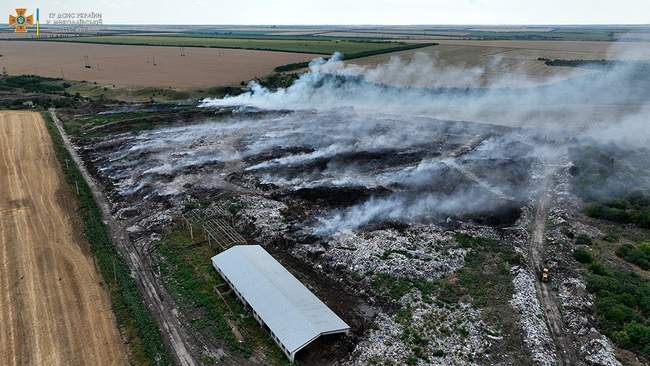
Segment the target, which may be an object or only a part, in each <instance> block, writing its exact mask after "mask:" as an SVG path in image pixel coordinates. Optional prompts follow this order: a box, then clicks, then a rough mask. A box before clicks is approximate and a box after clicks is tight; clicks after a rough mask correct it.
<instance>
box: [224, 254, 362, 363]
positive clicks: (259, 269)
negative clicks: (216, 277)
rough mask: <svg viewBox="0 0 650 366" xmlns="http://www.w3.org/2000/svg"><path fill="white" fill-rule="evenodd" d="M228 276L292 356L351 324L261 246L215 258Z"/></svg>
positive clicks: (345, 329)
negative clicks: (323, 336)
mask: <svg viewBox="0 0 650 366" xmlns="http://www.w3.org/2000/svg"><path fill="white" fill-rule="evenodd" d="M212 265H213V266H214V267H215V268H216V269H217V271H219V273H220V274H221V275H222V276H223V277H224V278H226V279H227V280H228V281H229V282H230V285H231V286H232V287H233V288H234V289H235V290H236V291H238V292H239V294H240V296H242V297H243V298H244V299H245V300H246V302H247V303H248V304H249V305H250V306H251V308H253V310H254V311H255V312H256V313H257V315H258V316H259V317H260V318H261V319H262V321H263V322H264V323H265V324H266V325H267V326H268V327H269V328H270V329H271V331H272V332H273V334H274V335H275V337H277V339H278V341H279V342H280V343H281V344H282V345H284V347H285V348H286V351H287V352H288V353H290V354H292V355H291V359H293V354H294V353H295V352H297V351H298V350H300V349H302V348H303V347H305V346H306V345H307V344H308V343H310V342H311V341H313V340H315V339H316V338H318V337H319V336H320V335H323V334H332V333H339V332H346V331H348V330H349V329H350V327H349V326H348V325H347V324H346V323H345V322H344V321H343V320H342V319H341V318H339V317H338V316H337V315H336V314H335V313H334V312H333V311H332V310H331V309H330V308H328V307H327V305H325V304H324V303H323V302H322V301H321V300H319V299H318V298H317V297H316V295H314V294H313V293H312V292H311V291H309V289H307V288H306V287H305V286H304V285H303V284H302V283H301V282H300V281H299V280H298V279H297V278H295V277H294V276H293V275H292V274H291V273H289V271H287V270H286V269H285V268H284V267H283V266H282V265H281V264H280V263H279V262H278V261H276V260H275V259H274V258H273V257H272V256H271V255H270V254H269V253H268V252H267V251H266V250H264V248H262V247H261V246H259V245H237V246H233V247H231V248H229V249H228V250H225V251H223V252H221V253H219V254H218V255H216V256H214V257H212Z"/></svg>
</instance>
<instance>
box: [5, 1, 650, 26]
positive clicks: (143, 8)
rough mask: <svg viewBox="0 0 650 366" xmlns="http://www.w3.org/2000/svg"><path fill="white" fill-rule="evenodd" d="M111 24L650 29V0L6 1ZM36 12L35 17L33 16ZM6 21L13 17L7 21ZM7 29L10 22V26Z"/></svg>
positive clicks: (10, 9)
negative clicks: (641, 26) (614, 26)
mask: <svg viewBox="0 0 650 366" xmlns="http://www.w3.org/2000/svg"><path fill="white" fill-rule="evenodd" d="M0 4H1V6H0V9H4V10H5V13H6V14H7V15H8V13H13V9H14V8H16V7H26V8H28V9H31V10H33V9H35V8H37V7H38V8H40V12H41V23H45V22H44V18H47V17H49V14H51V13H53V14H58V13H66V12H95V13H101V15H102V20H103V23H104V24H269V25H271V24H285V25H289V24H292V25H299V24H332V25H333V24H347V25H361V24H390V25H394V24H493V25H505V24H650V0H534V1H533V0H445V1H443V0H328V1H309V0H298V1H296V0H236V1H232V0H229V1H223V0H47V1H45V0H0ZM29 13H30V10H28V14H29ZM5 17H6V16H5ZM2 22H6V19H3V20H2Z"/></svg>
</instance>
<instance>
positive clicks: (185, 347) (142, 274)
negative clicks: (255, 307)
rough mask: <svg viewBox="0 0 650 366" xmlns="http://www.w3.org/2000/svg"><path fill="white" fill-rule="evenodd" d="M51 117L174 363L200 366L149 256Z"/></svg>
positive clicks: (174, 304) (59, 123)
mask: <svg viewBox="0 0 650 366" xmlns="http://www.w3.org/2000/svg"><path fill="white" fill-rule="evenodd" d="M50 115H51V116H52V119H53V120H54V122H55V124H56V127H57V129H58V130H59V133H60V134H61V136H62V138H63V141H64V143H65V146H66V148H67V150H68V152H69V153H70V155H71V156H72V158H73V160H74V162H75V163H76V164H77V166H78V168H79V171H80V172H81V174H82V175H83V177H84V179H85V180H86V182H87V183H88V186H89V187H90V189H91V191H92V193H93V197H94V198H95V201H96V203H97V205H98V206H99V208H100V209H101V211H102V217H103V219H104V221H105V222H106V224H107V226H108V228H109V233H110V236H111V240H112V241H113V243H114V244H115V245H116V246H117V247H118V249H119V250H120V252H121V254H122V255H123V256H124V258H125V260H126V262H127V264H128V266H129V268H130V269H131V272H132V275H133V277H134V278H135V280H136V282H137V284H138V287H139V289H140V293H141V294H142V295H143V297H144V301H145V303H146V304H147V305H148V307H149V309H150V310H152V312H153V314H154V316H155V317H156V320H157V321H158V324H159V326H160V331H161V333H162V334H163V339H164V340H165V342H166V343H167V345H168V347H169V349H170V350H171V353H172V356H173V357H174V360H175V363H177V364H179V365H183V366H195V365H198V364H199V363H198V362H197V361H196V360H195V358H194V356H193V354H192V353H191V351H190V350H192V347H191V345H193V344H196V343H197V342H196V341H195V340H194V339H193V338H192V337H191V334H192V333H191V332H190V331H189V330H188V329H186V324H185V323H184V322H183V321H182V319H180V318H179V317H178V315H177V314H178V312H177V306H176V303H175V301H174V298H173V297H172V296H171V295H170V294H169V293H168V292H167V290H166V289H165V287H164V284H163V282H162V279H161V278H160V277H159V276H157V275H156V274H155V272H154V271H153V270H152V269H151V268H153V263H151V260H150V258H149V257H148V256H147V254H146V253H141V252H140V251H139V250H138V249H137V248H136V247H135V246H134V245H133V244H132V243H131V241H130V240H129V238H128V235H127V233H126V230H125V228H124V227H123V225H122V224H121V223H120V222H119V221H118V220H115V219H114V218H113V216H112V215H111V206H110V204H109V203H108V200H107V199H106V196H105V195H104V192H103V191H102V190H101V188H100V186H99V185H98V183H97V182H96V181H95V179H94V178H93V177H92V176H91V175H90V173H89V172H88V170H87V169H86V167H85V165H84V164H83V161H82V160H81V158H80V157H79V155H78V154H77V152H76V150H75V149H74V146H73V145H72V143H71V142H70V139H69V138H68V136H67V135H66V133H65V131H64V130H63V126H62V125H61V121H60V120H59V119H58V117H57V116H56V113H55V111H54V110H50Z"/></svg>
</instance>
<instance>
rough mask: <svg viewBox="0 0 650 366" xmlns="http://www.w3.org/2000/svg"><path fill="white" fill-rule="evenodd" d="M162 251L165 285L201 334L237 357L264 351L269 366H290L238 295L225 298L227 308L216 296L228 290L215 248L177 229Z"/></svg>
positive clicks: (160, 246)
mask: <svg viewBox="0 0 650 366" xmlns="http://www.w3.org/2000/svg"><path fill="white" fill-rule="evenodd" d="M195 232H198V230H197V229H196V228H195ZM158 251H159V253H160V254H161V255H162V257H163V262H162V263H161V273H162V274H163V279H164V281H165V285H166V286H167V287H168V288H169V290H170V292H171V293H172V295H173V296H174V297H175V298H176V299H177V301H178V303H179V304H180V306H181V307H182V309H183V313H184V314H186V316H189V317H190V319H189V320H190V321H191V323H192V326H193V327H194V328H195V329H196V330H197V331H199V332H201V333H202V334H205V335H207V336H209V337H210V338H212V339H214V340H215V341H217V342H223V343H224V344H225V346H226V348H227V349H228V350H229V351H230V353H231V354H232V355H233V356H235V357H241V358H248V357H250V356H251V355H252V353H253V350H256V349H261V350H262V351H263V353H264V354H265V355H266V356H267V357H268V359H266V360H265V361H266V363H267V364H272V365H288V361H287V359H286V358H285V356H284V354H283V353H282V351H281V350H280V348H278V346H277V345H276V344H275V343H273V341H272V340H271V339H270V337H269V336H268V334H266V332H264V330H263V329H262V328H261V327H260V325H259V323H257V321H256V320H255V319H254V318H253V317H252V316H251V315H250V314H249V313H248V312H247V311H246V309H245V308H244V307H243V306H242V304H241V303H240V302H239V301H237V299H236V298H235V297H234V295H232V294H230V295H225V299H226V302H227V305H226V304H225V303H224V301H223V300H222V299H221V297H220V296H219V295H218V294H217V293H216V291H215V288H216V287H217V286H220V287H219V288H220V289H221V290H222V291H226V290H227V289H228V287H227V286H224V284H225V282H224V281H223V280H222V279H221V277H220V276H219V275H218V273H217V272H216V271H215V270H214V268H213V267H212V263H211V261H210V258H211V257H212V256H214V255H215V254H216V253H217V251H216V250H215V249H214V248H210V247H209V246H208V245H207V243H203V242H201V243H196V242H193V241H192V240H191V238H190V235H189V232H188V231H187V230H186V228H185V227H184V226H177V227H176V228H175V229H174V230H173V231H172V232H170V233H169V234H167V235H166V237H165V238H164V239H163V240H162V241H161V242H160V244H159V246H158ZM228 321H231V322H232V323H234V324H235V325H236V327H237V329H238V330H239V332H240V333H241V335H242V337H243V342H241V343H240V342H239V341H238V340H237V338H236V337H235V335H234V334H233V331H232V329H231V328H230V325H229V324H228Z"/></svg>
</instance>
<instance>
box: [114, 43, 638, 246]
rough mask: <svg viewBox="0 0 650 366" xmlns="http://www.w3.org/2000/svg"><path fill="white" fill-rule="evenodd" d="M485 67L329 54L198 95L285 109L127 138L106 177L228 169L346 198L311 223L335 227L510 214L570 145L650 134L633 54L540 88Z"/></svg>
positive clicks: (324, 231) (157, 178) (156, 184)
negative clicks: (277, 85) (232, 90)
mask: <svg viewBox="0 0 650 366" xmlns="http://www.w3.org/2000/svg"><path fill="white" fill-rule="evenodd" d="M491 67H498V65H488V66H487V67H484V68H481V67H472V68H469V69H467V68H463V67H449V66H446V65H444V64H442V63H440V62H437V61H436V60H433V59H430V58H427V56H417V57H414V58H413V59H412V60H410V61H402V60H400V59H397V58H395V59H392V60H391V61H389V62H388V63H387V64H385V65H380V66H377V67H374V68H369V69H364V68H361V67H358V66H349V65H345V64H344V63H343V62H341V61H340V59H339V57H338V56H337V55H335V56H334V57H332V58H331V59H330V60H329V61H325V60H322V59H320V60H315V61H314V62H312V64H311V66H310V71H309V72H307V73H305V74H303V75H302V76H301V77H300V78H299V79H298V80H297V81H296V82H295V83H294V84H293V85H292V86H291V87H289V88H286V89H279V90H275V91H271V90H267V89H265V88H263V87H262V86H260V85H259V84H256V83H254V82H253V83H251V84H250V89H251V91H250V92H248V93H244V94H242V95H239V96H235V97H226V98H223V99H211V100H205V101H204V103H203V105H204V106H206V107H222V106H252V107H255V108H258V109H265V110H275V111H281V112H273V113H269V112H261V113H260V114H259V115H257V116H255V117H251V116H250V115H248V114H241V115H237V114H235V115H233V117H232V118H231V119H230V120H227V121H219V122H211V121H206V123H202V124H198V125H192V126H183V127H172V128H166V129H162V130H156V131H149V132H143V133H141V134H139V135H136V136H133V135H128V136H124V137H123V138H122V139H121V140H119V148H117V149H115V150H114V151H113V152H112V153H110V154H109V155H108V159H109V163H108V164H107V168H106V171H105V173H106V174H107V175H108V176H109V177H110V179H112V180H113V181H115V185H116V187H117V189H118V191H119V193H120V194H125V195H128V194H140V195H144V194H159V195H164V194H178V192H181V191H182V189H181V188H182V187H188V186H195V187H201V188H207V189H209V188H212V187H218V186H220V185H221V186H223V185H225V184H227V183H228V182H227V180H228V179H229V176H228V175H229V174H234V173H237V174H243V176H244V177H247V176H248V177H254V178H255V179H256V180H257V181H258V182H260V183H264V184H266V185H267V186H270V187H273V188H272V189H275V190H277V191H279V192H284V193H283V194H289V195H291V194H294V193H295V194H303V195H307V196H309V195H310V194H311V195H318V194H322V192H323V191H326V192H330V193H328V194H331V195H332V196H330V197H328V198H329V199H328V200H326V201H328V202H329V201H332V199H331V198H332V197H334V198H337V200H334V201H343V202H342V203H340V204H338V205H334V206H332V207H329V209H328V211H325V212H323V213H322V214H320V215H319V216H318V217H317V218H316V220H315V225H314V233H315V234H318V235H331V234H334V233H336V232H338V231H341V230H355V229H358V228H361V227H364V226H366V225H368V224H373V223H380V222H385V221H396V222H405V223H412V222H427V221H436V222H439V221H446V220H448V219H449V218H462V217H469V218H474V219H482V218H483V217H484V216H490V215H492V216H494V215H504V216H506V217H507V216H509V215H511V214H512V212H513V210H514V209H515V208H517V207H521V205H522V204H523V202H524V201H525V200H526V199H528V198H529V197H530V195H531V194H533V193H535V190H536V189H537V184H538V182H539V180H540V177H541V173H542V172H543V171H544V165H545V164H555V165H557V164H565V163H566V162H567V150H568V147H569V146H570V145H571V144H573V143H575V141H577V140H583V141H584V140H585V139H591V141H602V142H605V141H608V142H614V143H618V144H630V146H632V144H634V146H638V145H644V144H647V143H648V139H649V137H650V134H649V133H648V132H649V131H648V123H647V121H648V120H647V116H648V115H649V114H648V112H649V111H650V108H649V107H650V103H649V101H648V96H649V95H650V94H649V93H648V91H649V90H648V88H649V87H648V85H649V84H648V82H647V81H648V77H647V75H644V73H643V67H640V66H639V64H638V63H620V64H616V65H615V66H613V67H610V68H606V69H602V70H593V69H586V70H585V69H580V70H577V71H576V72H575V73H574V74H571V75H563V76H562V77H556V78H551V79H549V80H547V81H546V83H544V84H543V85H540V84H539V83H537V82H535V81H532V80H530V79H528V78H526V77H521V76H504V77H499V78H495V77H494V76H493V75H490V78H488V77H486V75H487V74H489V73H491V72H492V71H491V70H490V68H491ZM646 71H647V69H646ZM414 80H415V81H414ZM407 85H409V86H407ZM287 110H290V111H291V112H287ZM112 143H115V140H114V141H113V142H112ZM125 168H126V169H125ZM244 180H245V179H244ZM245 189H250V190H253V191H254V190H255V189H256V188H255V187H252V186H248V188H245ZM292 192H293V193H292ZM346 192H366V193H364V194H362V195H351V196H347V195H346V194H347V193H346ZM367 192H370V193H367ZM338 195H340V197H343V198H340V197H336V196H338ZM347 197H349V202H345V200H346V199H347Z"/></svg>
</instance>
